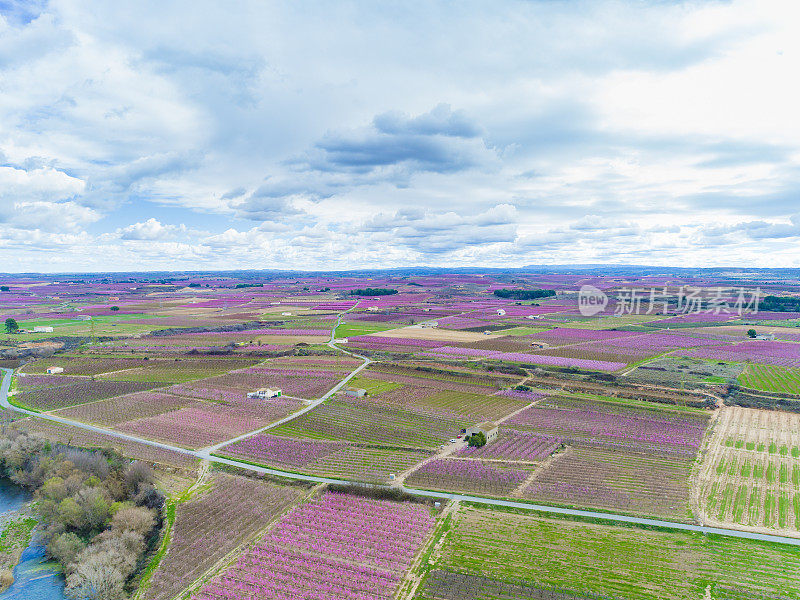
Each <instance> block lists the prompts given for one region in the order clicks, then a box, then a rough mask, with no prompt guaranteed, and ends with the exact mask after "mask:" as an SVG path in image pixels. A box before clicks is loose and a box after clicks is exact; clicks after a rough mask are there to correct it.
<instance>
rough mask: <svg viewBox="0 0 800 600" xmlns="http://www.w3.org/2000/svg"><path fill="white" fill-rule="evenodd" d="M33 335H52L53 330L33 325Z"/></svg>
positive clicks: (45, 326)
mask: <svg viewBox="0 0 800 600" xmlns="http://www.w3.org/2000/svg"><path fill="white" fill-rule="evenodd" d="M33 333H53V328H52V327H50V326H47V325H35V326H34V328H33Z"/></svg>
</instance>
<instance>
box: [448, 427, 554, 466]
mask: <svg viewBox="0 0 800 600" xmlns="http://www.w3.org/2000/svg"><path fill="white" fill-rule="evenodd" d="M561 444H562V440H561V439H559V438H555V437H550V436H546V435H545V436H543V435H538V434H535V433H528V432H524V431H514V430H501V432H500V434H499V435H498V436H497V439H496V440H495V441H493V442H492V443H490V444H486V445H485V446H481V447H480V448H478V447H471V446H467V447H466V448H464V450H462V451H461V455H462V456H469V457H471V458H491V459H505V460H523V461H540V460H544V459H545V458H547V457H548V456H550V455H551V454H552V453H553V452H555V451H556V450H557V449H558V448H559V446H561Z"/></svg>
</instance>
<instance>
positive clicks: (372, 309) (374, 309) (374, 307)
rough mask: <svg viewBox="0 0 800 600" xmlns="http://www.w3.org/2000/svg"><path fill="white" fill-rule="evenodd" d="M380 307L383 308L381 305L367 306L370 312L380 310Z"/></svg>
mask: <svg viewBox="0 0 800 600" xmlns="http://www.w3.org/2000/svg"><path fill="white" fill-rule="evenodd" d="M380 309H381V308H380V306H368V307H367V310H368V311H369V312H378V311H379V310H380Z"/></svg>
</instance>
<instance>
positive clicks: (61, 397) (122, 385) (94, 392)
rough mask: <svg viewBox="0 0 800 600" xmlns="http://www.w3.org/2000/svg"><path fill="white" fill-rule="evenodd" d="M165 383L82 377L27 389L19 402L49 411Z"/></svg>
mask: <svg viewBox="0 0 800 600" xmlns="http://www.w3.org/2000/svg"><path fill="white" fill-rule="evenodd" d="M163 385H164V384H163V383H157V382H139V381H104V380H95V381H92V380H86V379H80V380H76V382H75V383H70V384H68V385H59V386H57V387H50V388H37V389H34V390H30V391H25V392H23V393H22V394H20V395H19V396H18V398H19V402H21V403H22V404H24V405H25V406H28V407H31V408H36V409H39V410H45V411H47V410H55V409H58V408H65V407H68V406H75V405H76V404H83V403H84V402H94V401H96V400H103V399H105V398H111V397H113V396H119V395H122V394H130V393H132V392H139V391H144V390H149V389H152V388H156V387H162V386H163Z"/></svg>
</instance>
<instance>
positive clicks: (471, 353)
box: [425, 346, 625, 371]
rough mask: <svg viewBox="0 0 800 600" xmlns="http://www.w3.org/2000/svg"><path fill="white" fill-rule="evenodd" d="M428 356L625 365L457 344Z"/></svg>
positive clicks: (585, 366) (580, 365)
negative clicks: (482, 348)
mask: <svg viewBox="0 0 800 600" xmlns="http://www.w3.org/2000/svg"><path fill="white" fill-rule="evenodd" d="M425 354H426V355H428V356H446V357H454V356H458V357H468V358H489V359H491V360H504V361H509V362H521V363H533V364H539V365H550V366H556V367H577V368H579V369H590V370H593V371H616V370H618V369H621V368H622V367H624V366H625V363H624V362H609V361H603V360H591V359H584V358H565V357H561V356H549V355H543V354H527V353H523V352H499V351H496V350H480V349H478V348H458V347H455V346H440V347H439V348H433V349H432V350H428V351H426V352H425Z"/></svg>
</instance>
